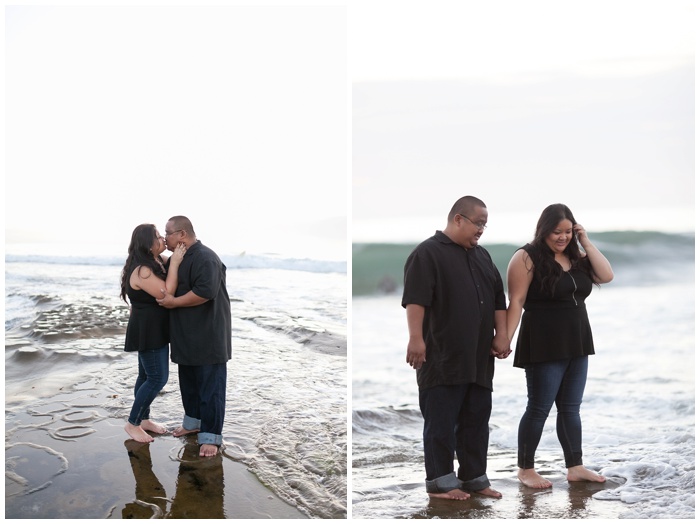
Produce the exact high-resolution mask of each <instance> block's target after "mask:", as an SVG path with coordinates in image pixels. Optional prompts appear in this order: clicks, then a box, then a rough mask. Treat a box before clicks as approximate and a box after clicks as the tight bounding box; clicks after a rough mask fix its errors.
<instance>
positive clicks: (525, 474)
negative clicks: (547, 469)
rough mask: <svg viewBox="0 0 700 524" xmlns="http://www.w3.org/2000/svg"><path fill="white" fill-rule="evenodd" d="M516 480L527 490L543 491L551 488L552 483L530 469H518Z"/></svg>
mask: <svg viewBox="0 0 700 524" xmlns="http://www.w3.org/2000/svg"><path fill="white" fill-rule="evenodd" d="M518 480H520V482H522V483H523V484H525V485H526V486H527V487H528V488H533V489H545V488H551V487H552V483H551V482H550V481H548V480H547V479H546V478H544V477H543V476H542V475H540V474H539V473H537V472H536V471H535V470H534V468H532V469H522V468H521V469H519V470H518Z"/></svg>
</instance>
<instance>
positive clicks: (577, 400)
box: [518, 356, 588, 469]
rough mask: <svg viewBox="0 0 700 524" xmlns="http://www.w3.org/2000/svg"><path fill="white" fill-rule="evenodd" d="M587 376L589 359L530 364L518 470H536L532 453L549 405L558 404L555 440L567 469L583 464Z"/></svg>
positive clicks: (521, 426)
mask: <svg viewBox="0 0 700 524" xmlns="http://www.w3.org/2000/svg"><path fill="white" fill-rule="evenodd" d="M587 375H588V357H587V356H584V357H577V358H573V359H563V360H555V361H553V362H543V363H538V364H531V365H528V366H527V367H526V368H525V376H526V379H527V409H526V410H525V414H524V415H523V418H522V419H521V420H520V427H519V428H518V467H519V468H523V469H531V468H534V467H535V451H536V450H537V445H538V444H539V443H540V438H541V437H542V430H543V428H544V424H545V422H546V421H547V417H548V415H549V411H550V410H551V409H552V404H554V403H555V402H556V404H557V437H558V438H559V443H560V444H561V447H562V450H563V451H564V460H565V462H566V467H567V468H571V467H573V466H580V465H581V464H583V451H582V450H581V447H582V446H581V415H580V408H581V401H582V400H583V390H584V389H585V387H586V377H587Z"/></svg>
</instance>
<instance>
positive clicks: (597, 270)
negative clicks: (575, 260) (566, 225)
mask: <svg viewBox="0 0 700 524" xmlns="http://www.w3.org/2000/svg"><path fill="white" fill-rule="evenodd" d="M574 232H575V233H576V236H577V238H578V241H579V243H580V244H581V247H582V248H583V249H584V251H585V252H586V256H587V257H588V260H590V261H591V267H592V268H593V275H594V278H593V281H594V282H597V283H598V284H607V283H608V282H610V281H612V279H613V277H614V276H615V275H614V273H613V270H612V266H611V265H610V262H608V259H607V258H605V255H603V253H601V252H600V251H599V250H598V248H597V247H595V246H594V245H593V242H591V239H590V238H588V234H587V233H586V230H585V229H584V228H583V226H582V225H581V224H576V225H575V226H574Z"/></svg>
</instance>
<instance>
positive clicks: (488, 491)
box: [476, 486, 503, 499]
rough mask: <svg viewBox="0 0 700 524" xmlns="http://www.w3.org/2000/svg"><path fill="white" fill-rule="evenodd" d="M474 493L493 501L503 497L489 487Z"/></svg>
mask: <svg viewBox="0 0 700 524" xmlns="http://www.w3.org/2000/svg"><path fill="white" fill-rule="evenodd" d="M476 493H478V494H479V495H483V496H485V497H493V498H495V499H500V498H502V497H503V495H502V494H501V493H500V492H498V491H496V490H495V489H493V488H492V487H491V486H489V487H488V488H484V489H482V490H480V491H477V492H476Z"/></svg>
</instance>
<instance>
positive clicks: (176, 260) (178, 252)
mask: <svg viewBox="0 0 700 524" xmlns="http://www.w3.org/2000/svg"><path fill="white" fill-rule="evenodd" d="M186 252H187V246H186V245H185V244H183V243H182V242H180V243H179V244H178V245H177V247H176V248H175V249H174V250H173V254H172V256H171V257H170V265H171V266H172V265H173V264H177V265H179V264H180V262H182V259H183V257H184V256H185V253H186Z"/></svg>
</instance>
